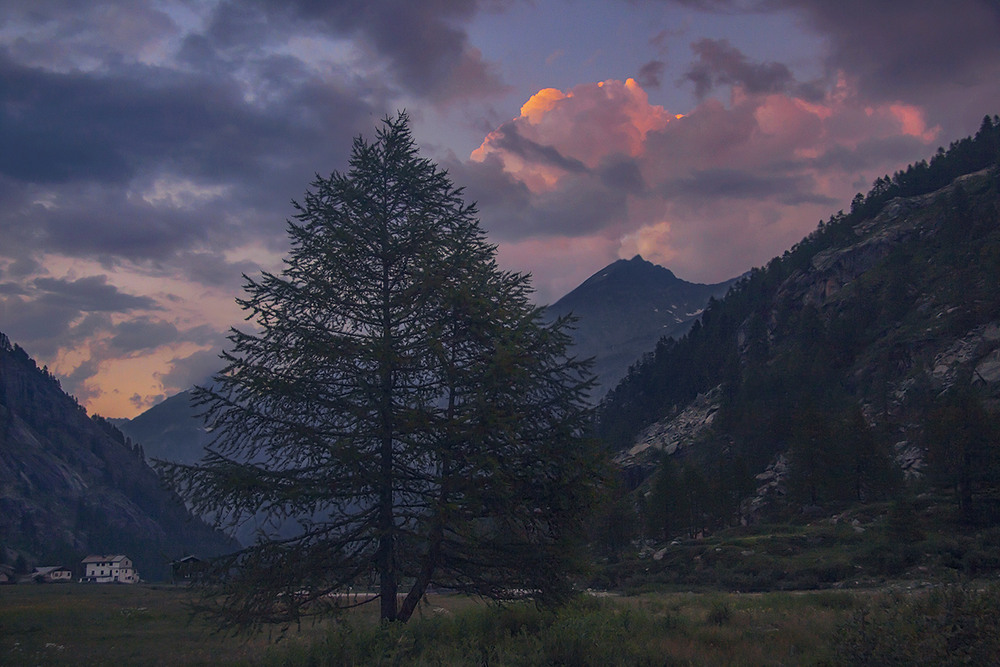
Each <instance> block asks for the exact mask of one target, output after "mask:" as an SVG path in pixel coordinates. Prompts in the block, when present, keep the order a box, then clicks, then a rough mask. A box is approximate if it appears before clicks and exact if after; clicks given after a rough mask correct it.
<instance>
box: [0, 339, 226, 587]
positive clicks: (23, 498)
mask: <svg viewBox="0 0 1000 667" xmlns="http://www.w3.org/2000/svg"><path fill="white" fill-rule="evenodd" d="M237 546H238V545H236V543H235V542H234V541H233V540H231V539H229V538H227V537H226V536H225V535H223V534H222V533H220V532H218V531H215V530H212V529H211V528H210V527H209V526H207V525H206V524H204V523H202V522H201V521H199V520H195V519H194V518H193V517H192V516H191V514H190V513H188V511H187V510H186V509H185V508H184V505H183V503H182V502H181V500H180V498H179V497H178V496H177V495H176V494H174V493H172V492H169V491H167V490H166V489H165V488H164V487H163V484H162V483H161V481H160V479H159V477H158V476H157V475H156V473H155V472H154V471H153V470H152V469H151V468H150V467H149V466H148V465H147V464H146V462H145V459H144V456H143V452H142V449H141V447H140V446H139V445H137V444H134V443H132V442H131V441H130V440H127V439H126V438H125V436H124V435H122V433H121V431H119V430H118V429H116V428H115V427H114V426H113V425H112V424H111V423H110V422H108V421H107V420H105V419H102V418H101V417H88V416H87V413H86V411H85V410H84V409H83V407H81V406H80V405H79V404H78V403H77V402H76V401H75V400H74V399H73V398H72V397H70V396H69V395H67V394H66V393H65V392H63V391H62V388H61V387H60V386H59V382H58V381H57V380H56V379H55V378H54V377H53V376H52V375H51V374H50V373H49V372H48V371H47V370H46V369H45V368H38V367H37V365H36V364H35V362H34V360H32V359H31V358H30V357H29V356H28V354H27V353H26V352H25V351H24V350H23V349H21V348H20V347H18V346H17V345H14V344H12V343H11V342H10V340H9V339H8V338H7V336H5V335H4V334H3V333H0V558H2V559H3V560H5V561H7V562H10V563H14V562H20V563H24V564H26V565H46V564H61V565H65V566H67V567H75V566H77V565H78V564H79V561H80V559H82V558H83V557H85V556H87V555H88V554H91V553H116V554H117V553H123V554H126V555H128V556H129V557H130V558H131V559H132V560H133V561H134V562H135V563H136V565H137V567H138V569H139V574H140V575H141V576H142V577H143V578H145V579H148V580H160V579H163V578H165V577H166V576H167V575H168V573H169V567H168V565H169V563H170V560H171V559H175V558H179V557H181V556H184V555H186V554H190V553H196V554H198V555H200V556H209V555H215V554H219V553H223V552H226V551H230V550H233V549H235V548H236V547H237Z"/></svg>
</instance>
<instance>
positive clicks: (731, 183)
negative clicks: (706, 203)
mask: <svg viewBox="0 0 1000 667" xmlns="http://www.w3.org/2000/svg"><path fill="white" fill-rule="evenodd" d="M814 189H815V183H814V182H813V179H812V177H810V176H808V175H806V174H801V173H796V174H773V173H772V174H763V173H749V172H747V171H741V170H737V169H726V168H716V169H703V170H698V171H694V172H692V173H691V174H690V175H689V176H685V177H683V178H677V179H674V180H671V181H670V182H668V183H665V184H664V185H663V186H662V194H664V195H665V196H668V197H671V198H684V199H689V200H693V201H700V200H704V199H746V200H757V201H759V200H763V199H773V200H776V201H780V202H782V203H784V204H790V205H794V204H801V203H806V202H808V203H820V204H828V205H832V204H834V203H835V202H834V200H831V199H829V198H827V197H822V196H819V195H811V194H809V193H811V192H812V191H813V190H814Z"/></svg>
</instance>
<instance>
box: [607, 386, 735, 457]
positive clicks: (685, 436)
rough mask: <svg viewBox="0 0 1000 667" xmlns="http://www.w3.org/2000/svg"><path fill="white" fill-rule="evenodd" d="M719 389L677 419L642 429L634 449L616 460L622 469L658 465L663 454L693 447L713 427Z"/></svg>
mask: <svg viewBox="0 0 1000 667" xmlns="http://www.w3.org/2000/svg"><path fill="white" fill-rule="evenodd" d="M719 404H720V388H719V387H716V388H715V389H713V390H712V391H710V392H708V393H707V394H699V395H698V397H697V398H696V399H695V400H694V401H692V402H691V404H690V405H688V406H686V407H685V408H684V409H683V410H681V411H680V412H679V413H677V414H676V415H673V416H671V417H668V418H667V419H662V420H660V421H658V422H656V423H654V424H652V425H651V426H648V427H647V428H645V429H643V431H642V432H641V433H640V434H639V436H638V437H637V438H636V442H635V445H633V446H632V447H631V448H630V449H628V450H627V451H624V452H622V453H621V454H619V455H618V456H616V457H615V461H616V462H617V463H618V464H619V465H621V466H623V467H626V468H627V467H632V466H644V467H650V466H653V465H655V463H656V461H657V460H658V459H659V457H660V455H661V453H662V452H666V453H667V454H671V455H673V454H676V453H677V452H678V450H680V449H682V448H683V447H687V446H689V445H691V444H692V443H694V442H695V441H696V440H697V439H698V437H699V436H700V435H701V434H703V433H704V432H705V431H707V430H708V428H709V427H710V426H711V425H712V422H713V421H714V419H715V415H716V413H717V412H718V410H719Z"/></svg>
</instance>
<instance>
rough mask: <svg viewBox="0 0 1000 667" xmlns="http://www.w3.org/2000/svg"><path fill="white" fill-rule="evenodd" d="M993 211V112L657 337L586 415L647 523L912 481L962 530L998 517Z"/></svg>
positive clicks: (892, 489)
mask: <svg viewBox="0 0 1000 667" xmlns="http://www.w3.org/2000/svg"><path fill="white" fill-rule="evenodd" d="M998 211H1000V117H997V116H993V117H989V116H988V117H986V118H985V119H984V120H983V123H982V126H981V127H980V130H979V132H978V133H977V134H976V135H975V136H974V137H969V138H966V139H963V140H961V141H957V142H955V143H953V144H951V146H950V147H949V148H948V149H947V150H944V149H941V150H939V151H938V153H937V155H935V156H934V157H933V158H932V159H931V160H930V161H929V162H926V161H922V162H919V163H917V164H914V165H911V166H910V167H909V168H907V169H906V170H905V171H900V172H898V173H896V174H894V175H893V176H892V177H889V176H886V177H883V178H879V179H878V180H876V181H875V183H874V185H873V187H872V189H871V191H869V192H868V193H867V194H866V195H862V194H859V195H858V196H857V197H855V199H854V201H853V202H852V204H851V209H850V212H848V213H844V212H842V211H841V212H839V213H837V214H836V215H833V216H832V217H831V218H830V219H829V220H827V221H824V222H821V223H820V225H819V227H818V228H817V229H816V230H815V231H814V232H813V233H812V234H810V235H809V236H808V237H807V238H805V239H803V240H802V241H801V242H800V243H799V244H797V245H796V246H795V247H793V248H792V249H790V250H789V251H787V252H786V253H785V254H784V255H783V256H781V257H778V258H775V259H774V260H772V261H771V262H770V263H769V264H768V265H767V266H765V267H763V268H758V269H754V270H753V271H752V272H751V273H750V274H749V275H748V276H747V277H746V278H745V279H743V280H742V281H741V282H739V283H738V284H737V285H735V286H734V287H733V289H731V290H730V292H729V293H728V294H727V295H726V296H725V297H724V298H723V299H721V300H718V301H716V300H713V301H712V302H711V303H710V304H709V306H708V308H706V310H705V313H704V314H703V316H702V318H701V321H700V322H699V323H698V324H696V325H695V326H694V328H693V329H692V330H691V331H690V333H689V334H687V335H686V336H684V337H683V338H681V339H679V340H674V339H664V340H661V341H660V342H659V344H658V345H657V347H656V350H655V351H654V352H652V353H650V354H649V355H647V356H646V357H645V358H644V359H643V360H642V361H641V362H640V363H638V364H636V365H635V366H633V367H632V368H631V369H630V371H629V374H628V376H627V377H626V378H625V379H624V380H623V381H622V383H621V384H620V385H619V386H618V387H617V388H615V389H614V390H613V391H611V392H610V394H609V395H608V396H607V398H606V400H605V401H604V403H603V404H602V405H601V407H600V420H599V427H598V430H599V433H600V435H601V436H602V437H603V439H604V440H605V442H606V443H607V444H608V446H609V447H611V448H612V449H613V450H614V451H616V452H619V460H621V461H622V462H623V464H624V465H625V467H626V470H627V471H629V473H630V474H629V476H628V478H629V480H630V483H631V484H633V485H636V484H639V483H643V484H644V486H643V493H641V494H640V498H641V500H640V501H639V506H640V509H641V510H642V512H643V515H644V521H645V530H646V532H647V533H648V534H650V535H651V536H656V537H661V538H662V537H669V536H671V535H676V534H697V533H700V532H701V531H703V530H706V529H714V528H719V527H723V526H727V525H735V524H739V523H741V522H742V523H746V522H753V521H757V520H759V519H761V518H763V517H781V516H790V515H795V514H800V513H801V512H803V510H805V511H806V512H820V511H827V510H832V509H835V508H838V507H843V506H846V505H848V504H850V503H856V502H861V501H864V502H871V501H874V500H879V499H887V500H891V499H896V498H899V497H902V496H903V495H905V494H908V493H912V492H914V491H918V490H920V489H925V490H926V489H935V490H938V491H940V492H943V493H948V494H950V496H949V497H950V498H951V499H952V500H953V502H954V503H955V506H956V508H957V512H958V516H959V517H960V519H961V520H962V521H964V522H967V523H971V524H977V525H982V524H996V523H997V522H998V521H1000V513H998V510H1000V504H998V500H1000V496H998V493H997V491H998V485H1000V442H998V437H1000V436H998V428H997V414H998V400H997V399H998V397H1000V372H998V371H1000V290H998V285H1000V213H998ZM664 453H666V454H664ZM654 469H657V472H656V474H655V475H653V476H652V477H650V476H649V473H650V472H651V471H652V470H654ZM643 480H645V481H643Z"/></svg>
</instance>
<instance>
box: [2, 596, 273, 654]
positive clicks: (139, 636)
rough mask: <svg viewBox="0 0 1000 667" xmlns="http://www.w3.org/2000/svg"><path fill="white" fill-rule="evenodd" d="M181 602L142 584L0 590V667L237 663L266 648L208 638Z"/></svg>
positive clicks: (262, 642)
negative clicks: (11, 666)
mask: <svg viewBox="0 0 1000 667" xmlns="http://www.w3.org/2000/svg"><path fill="white" fill-rule="evenodd" d="M187 599H188V593H187V591H184V590H183V589H171V588H162V587H150V586H145V585H135V586H124V585H110V584H109V585H94V584H91V585H87V584H43V585H38V584H19V585H16V586H3V587H0V664H9V665H29V664H30V665H105V664H119V665H140V666H141V665H167V666H169V665H218V664H241V663H246V662H247V661H248V660H250V659H252V658H253V657H254V656H257V655H260V654H261V653H262V652H263V651H264V649H265V648H266V646H267V645H268V642H267V639H266V637H258V638H254V639H251V640H249V641H248V640H247V639H240V638H233V637H224V636H221V635H218V634H213V633H212V628H211V627H210V626H209V625H207V624H206V623H205V622H204V621H200V620H198V619H192V618H191V617H190V615H189V614H188V612H187V609H186V607H185V603H186V601H187Z"/></svg>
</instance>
